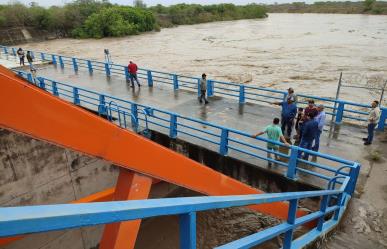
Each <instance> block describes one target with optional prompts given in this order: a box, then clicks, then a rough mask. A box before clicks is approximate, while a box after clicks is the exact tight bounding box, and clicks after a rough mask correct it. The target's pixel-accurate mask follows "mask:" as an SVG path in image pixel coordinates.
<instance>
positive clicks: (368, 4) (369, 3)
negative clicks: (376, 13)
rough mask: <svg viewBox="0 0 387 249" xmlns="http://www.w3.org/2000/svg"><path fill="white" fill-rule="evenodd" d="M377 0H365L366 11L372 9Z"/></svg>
mask: <svg viewBox="0 0 387 249" xmlns="http://www.w3.org/2000/svg"><path fill="white" fill-rule="evenodd" d="M375 2H376V0H364V3H363V4H364V12H367V11H370V10H372V8H373V7H374V4H375Z"/></svg>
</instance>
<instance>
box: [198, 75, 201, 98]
mask: <svg viewBox="0 0 387 249" xmlns="http://www.w3.org/2000/svg"><path fill="white" fill-rule="evenodd" d="M200 91H201V89H200V79H198V97H200V95H201V93H200Z"/></svg>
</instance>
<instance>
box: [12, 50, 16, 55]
mask: <svg viewBox="0 0 387 249" xmlns="http://www.w3.org/2000/svg"><path fill="white" fill-rule="evenodd" d="M12 54H13V56H16V48H12Z"/></svg>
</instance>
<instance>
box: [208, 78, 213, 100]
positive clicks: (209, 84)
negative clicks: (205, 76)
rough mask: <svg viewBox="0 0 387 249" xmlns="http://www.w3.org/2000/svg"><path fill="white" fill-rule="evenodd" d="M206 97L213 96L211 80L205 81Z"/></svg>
mask: <svg viewBox="0 0 387 249" xmlns="http://www.w3.org/2000/svg"><path fill="white" fill-rule="evenodd" d="M207 96H208V97H212V96H214V82H213V81H212V80H207Z"/></svg>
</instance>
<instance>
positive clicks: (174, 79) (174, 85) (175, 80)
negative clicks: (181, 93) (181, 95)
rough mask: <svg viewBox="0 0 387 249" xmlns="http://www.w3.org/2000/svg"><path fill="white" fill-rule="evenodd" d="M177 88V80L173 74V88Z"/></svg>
mask: <svg viewBox="0 0 387 249" xmlns="http://www.w3.org/2000/svg"><path fill="white" fill-rule="evenodd" d="M178 89H179V80H178V78H177V75H176V74H174V75H173V90H178Z"/></svg>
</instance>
